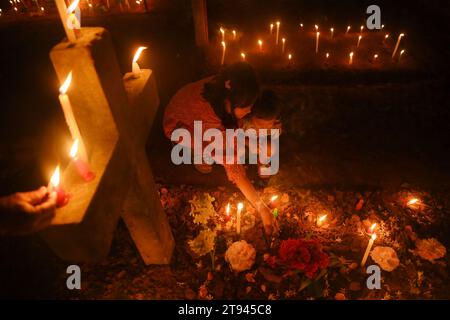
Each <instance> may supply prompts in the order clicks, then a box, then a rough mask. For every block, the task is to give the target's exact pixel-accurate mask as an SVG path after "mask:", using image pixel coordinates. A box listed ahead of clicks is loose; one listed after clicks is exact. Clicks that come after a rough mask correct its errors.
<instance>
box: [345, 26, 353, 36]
mask: <svg viewBox="0 0 450 320" xmlns="http://www.w3.org/2000/svg"><path fill="white" fill-rule="evenodd" d="M351 28H352V27H351V26H347V31H345V34H347V33H348V32H349V31H350V29H351Z"/></svg>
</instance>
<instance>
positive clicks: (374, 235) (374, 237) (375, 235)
mask: <svg viewBox="0 0 450 320" xmlns="http://www.w3.org/2000/svg"><path fill="white" fill-rule="evenodd" d="M376 238H377V234H376V233H374V234H373V235H372V237H371V239H372V240H373V241H375V239H376Z"/></svg>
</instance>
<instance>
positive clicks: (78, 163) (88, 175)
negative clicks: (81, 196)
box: [70, 139, 95, 182]
mask: <svg viewBox="0 0 450 320" xmlns="http://www.w3.org/2000/svg"><path fill="white" fill-rule="evenodd" d="M78 144H79V140H78V139H76V140H75V142H74V143H73V145H72V148H71V150H70V158H71V159H72V161H73V163H74V165H75V168H76V169H77V172H78V174H79V175H80V176H81V177H82V178H83V180H84V181H85V182H89V181H92V180H93V179H94V178H95V173H93V172H92V171H91V169H90V168H89V166H88V165H87V163H86V162H84V161H83V160H81V159H80V158H79V157H78Z"/></svg>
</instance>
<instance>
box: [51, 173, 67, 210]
mask: <svg viewBox="0 0 450 320" xmlns="http://www.w3.org/2000/svg"><path fill="white" fill-rule="evenodd" d="M60 180H61V172H60V170H59V166H57V167H56V169H55V172H54V173H53V175H52V178H51V179H50V185H49V190H50V192H53V191H54V192H56V207H57V208H61V207H64V206H65V205H66V204H67V203H69V200H70V197H69V195H68V194H66V192H65V191H64V189H63V188H62V187H60V185H59V183H60Z"/></svg>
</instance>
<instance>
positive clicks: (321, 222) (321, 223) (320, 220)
mask: <svg viewBox="0 0 450 320" xmlns="http://www.w3.org/2000/svg"><path fill="white" fill-rule="evenodd" d="M327 216H328V215H327V214H324V215H323V216H321V217H319V218H318V219H317V222H316V224H317V226H318V227H321V226H323V224H324V222H325V220H326V219H327Z"/></svg>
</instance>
